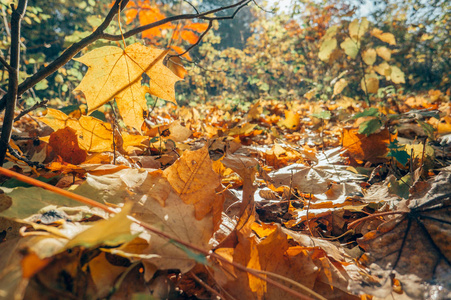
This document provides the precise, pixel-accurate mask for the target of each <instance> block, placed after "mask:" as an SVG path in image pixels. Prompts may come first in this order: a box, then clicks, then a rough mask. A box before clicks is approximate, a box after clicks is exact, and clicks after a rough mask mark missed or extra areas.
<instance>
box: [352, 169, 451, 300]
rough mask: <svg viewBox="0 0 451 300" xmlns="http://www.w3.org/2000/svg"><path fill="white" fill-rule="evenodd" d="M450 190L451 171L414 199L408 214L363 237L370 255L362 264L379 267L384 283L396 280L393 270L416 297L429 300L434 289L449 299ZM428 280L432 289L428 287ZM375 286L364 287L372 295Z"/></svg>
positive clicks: (442, 296) (361, 239)
mask: <svg viewBox="0 0 451 300" xmlns="http://www.w3.org/2000/svg"><path fill="white" fill-rule="evenodd" d="M450 190H451V173H449V172H442V173H440V174H439V175H437V177H436V178H435V179H434V180H433V182H432V187H431V189H430V190H429V191H428V193H427V194H426V195H425V196H423V197H422V198H420V199H410V201H409V202H410V205H409V211H408V212H405V213H400V214H396V215H393V217H392V218H391V219H387V221H386V222H385V223H383V224H382V225H380V226H379V227H378V229H377V231H372V232H369V233H367V234H365V235H364V236H363V237H362V238H360V239H358V243H359V246H360V247H362V248H363V249H364V250H365V251H366V252H367V253H365V254H364V256H363V258H362V261H363V262H364V263H365V264H366V265H371V264H372V263H373V264H376V265H377V266H379V268H380V269H381V270H382V271H381V272H382V274H384V277H383V278H382V280H381V282H383V281H387V280H388V281H390V280H391V279H390V277H389V275H390V273H391V272H392V270H393V271H395V273H396V278H397V279H398V280H400V281H401V284H402V288H403V290H404V291H405V292H406V293H407V294H408V295H409V296H411V297H413V298H414V299H421V298H423V297H425V298H427V299H429V297H426V296H425V295H427V294H428V293H434V292H433V290H435V291H437V293H438V294H439V295H435V297H437V299H444V298H447V296H446V295H449V294H450V293H451V285H450V284H449V283H450V281H449V274H450V272H451V246H450V245H451V194H450V192H449V191H450ZM409 202H407V203H409ZM373 269H374V270H376V269H375V268H373ZM445 274H448V275H445ZM431 280H433V281H431ZM425 281H426V282H427V281H429V284H430V285H431V286H429V285H425V284H424V282H425ZM378 284H381V283H378ZM434 285H435V287H434ZM432 287H434V288H433V289H432ZM374 288H375V287H374V286H368V285H367V288H365V287H364V286H361V287H360V289H361V290H364V291H365V290H367V291H368V292H371V291H372V289H374ZM377 290H378V293H379V294H384V293H385V295H388V294H389V293H390V292H391V286H389V288H388V289H385V290H384V289H379V288H377ZM381 296H382V295H381Z"/></svg>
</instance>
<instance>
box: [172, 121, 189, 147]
mask: <svg viewBox="0 0 451 300" xmlns="http://www.w3.org/2000/svg"><path fill="white" fill-rule="evenodd" d="M168 129H169V131H170V134H169V136H168V137H167V139H170V140H173V141H174V142H178V143H181V142H183V141H185V140H186V139H188V138H189V137H190V136H191V135H192V134H193V132H192V131H191V130H189V129H188V128H186V127H185V126H182V125H180V122H179V121H175V122H173V123H172V124H171V125H169V128H168Z"/></svg>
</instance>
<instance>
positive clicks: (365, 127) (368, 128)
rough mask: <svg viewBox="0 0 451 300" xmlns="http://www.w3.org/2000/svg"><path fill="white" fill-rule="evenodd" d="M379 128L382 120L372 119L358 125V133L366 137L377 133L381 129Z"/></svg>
mask: <svg viewBox="0 0 451 300" xmlns="http://www.w3.org/2000/svg"><path fill="white" fill-rule="evenodd" d="M381 126H382V120H381V119H380V118H374V119H371V120H368V121H365V122H363V123H362V124H360V126H359V131H358V132H359V133H360V134H365V135H367V136H368V135H370V134H372V133H375V132H376V131H378V130H379V129H380V128H381Z"/></svg>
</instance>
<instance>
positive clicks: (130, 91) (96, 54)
mask: <svg viewBox="0 0 451 300" xmlns="http://www.w3.org/2000/svg"><path fill="white" fill-rule="evenodd" d="M166 53H167V51H164V50H159V49H156V48H150V47H145V46H143V45H141V44H139V43H135V44H133V45H130V46H127V47H126V48H125V49H124V50H123V49H121V48H119V47H114V46H105V47H101V48H97V49H94V50H92V51H90V52H89V53H87V54H85V55H84V56H82V57H80V58H76V59H74V60H76V61H79V62H81V63H83V64H85V65H87V66H88V72H87V73H86V75H85V77H84V78H83V80H82V81H81V83H80V85H78V86H77V88H76V89H75V91H81V92H83V94H84V95H85V97H86V101H87V102H88V113H91V112H93V111H94V110H96V109H97V108H99V107H100V106H102V105H104V104H105V103H107V102H108V101H111V100H113V99H116V103H117V105H118V108H119V112H120V114H121V116H122V118H123V119H124V122H125V124H127V125H129V126H131V127H134V128H136V129H137V130H141V124H142V123H143V121H144V118H143V113H144V112H145V111H147V105H146V99H145V94H146V92H149V93H150V94H152V95H154V96H156V97H159V98H162V99H165V100H169V101H173V102H175V91H174V84H175V83H176V82H177V81H179V80H180V79H181V78H180V77H178V76H177V75H175V74H174V73H173V72H172V71H171V70H170V69H168V68H167V67H166V66H164V65H163V59H164V57H165V55H166ZM144 73H146V74H147V75H148V76H149V77H150V82H149V88H147V87H146V86H144V85H141V80H142V75H143V74H144Z"/></svg>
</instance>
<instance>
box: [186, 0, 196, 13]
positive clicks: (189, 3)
mask: <svg viewBox="0 0 451 300" xmlns="http://www.w3.org/2000/svg"><path fill="white" fill-rule="evenodd" d="M183 2H186V3H188V5H189V6H191V7H192V8H193V9H194V10H195V11H196V14H199V11H198V10H197V8H196V7H195V6H194V5H193V4H192V3H191V2H189V1H188V0H183Z"/></svg>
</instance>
